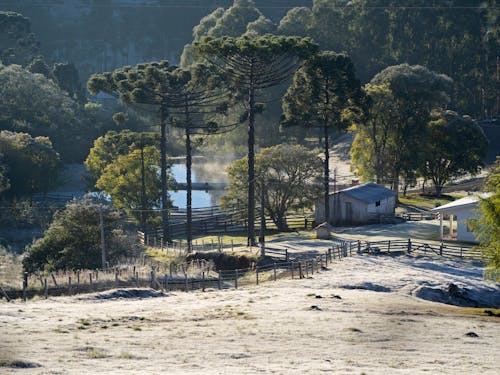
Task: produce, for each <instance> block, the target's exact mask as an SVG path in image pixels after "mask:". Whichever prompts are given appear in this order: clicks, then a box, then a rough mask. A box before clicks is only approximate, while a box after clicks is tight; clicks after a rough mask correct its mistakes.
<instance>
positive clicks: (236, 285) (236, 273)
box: [234, 268, 238, 289]
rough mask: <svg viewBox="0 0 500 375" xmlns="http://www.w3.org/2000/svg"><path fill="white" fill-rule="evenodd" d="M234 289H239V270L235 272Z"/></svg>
mask: <svg viewBox="0 0 500 375" xmlns="http://www.w3.org/2000/svg"><path fill="white" fill-rule="evenodd" d="M234 289H238V269H237V268H236V269H235V270H234Z"/></svg>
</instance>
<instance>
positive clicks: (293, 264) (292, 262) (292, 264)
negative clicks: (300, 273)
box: [292, 262, 295, 280]
mask: <svg viewBox="0 0 500 375" xmlns="http://www.w3.org/2000/svg"><path fill="white" fill-rule="evenodd" d="M294 267H295V266H294V264H293V262H292V280H293V272H294Z"/></svg>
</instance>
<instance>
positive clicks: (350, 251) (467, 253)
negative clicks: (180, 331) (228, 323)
mask: <svg viewBox="0 0 500 375" xmlns="http://www.w3.org/2000/svg"><path fill="white" fill-rule="evenodd" d="M366 253H367V254H375V255H382V254H385V255H389V254H403V253H406V254H423V255H432V256H441V257H458V258H460V259H465V258H467V259H481V253H480V251H478V250H476V249H473V248H471V247H467V246H460V245H452V244H448V243H446V244H445V243H439V244H429V243H425V242H421V241H416V240H411V239H408V240H387V241H342V240H341V241H340V242H338V243H335V244H333V246H332V247H331V248H329V249H327V250H326V251H325V252H321V253H318V252H316V254H315V255H314V256H311V257H310V258H308V259H303V258H301V259H299V258H296V257H294V254H293V253H290V252H288V250H287V249H276V248H266V255H268V256H270V257H272V258H273V259H274V261H271V262H268V263H266V264H265V265H261V266H257V265H254V264H253V265H252V266H251V267H249V268H246V269H234V270H216V269H215V267H214V264H213V263H212V262H207V261H204V260H193V261H191V262H183V263H175V262H172V263H169V264H165V263H158V262H155V261H154V260H152V259H148V260H147V259H144V260H143V262H142V264H140V265H121V266H117V267H114V268H110V269H106V270H80V271H60V272H52V273H48V274H47V273H44V274H31V275H28V274H27V273H25V274H24V278H23V283H22V288H20V289H19V288H10V289H3V288H0V293H1V295H2V297H5V298H6V299H7V300H10V299H15V298H23V299H24V300H26V299H28V298H33V297H34V296H44V297H45V298H47V297H48V296H59V295H73V294H77V293H89V292H97V291H103V290H107V289H112V288H127V287H150V288H154V289H162V290H184V291H189V290H200V289H201V290H205V289H206V288H218V289H227V288H238V287H241V286H248V285H259V284H260V283H262V282H265V281H276V280H277V279H278V278H291V279H302V278H304V277H306V278H307V277H309V276H310V275H311V276H312V275H314V274H315V273H317V272H320V271H321V270H325V269H327V267H328V266H329V265H331V264H332V263H333V262H334V261H336V260H341V259H342V258H344V257H348V256H353V255H357V254H366ZM147 263H149V264H147Z"/></svg>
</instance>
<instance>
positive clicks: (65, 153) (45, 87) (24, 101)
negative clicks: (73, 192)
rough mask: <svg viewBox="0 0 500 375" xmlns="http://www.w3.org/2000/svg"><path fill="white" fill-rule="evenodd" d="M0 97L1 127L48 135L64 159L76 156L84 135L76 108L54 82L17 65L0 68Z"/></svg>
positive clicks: (35, 134)
mask: <svg viewBox="0 0 500 375" xmlns="http://www.w3.org/2000/svg"><path fill="white" fill-rule="evenodd" d="M0 97H1V98H2V100H1V101H0V128H2V129H5V130H11V131H20V132H26V133H29V134H31V135H33V136H47V137H49V138H50V140H51V141H52V143H53V144H54V148H55V149H56V150H57V151H58V152H59V153H60V154H61V156H62V158H63V159H69V160H74V157H75V156H77V157H78V155H75V154H77V153H76V151H77V150H78V149H79V147H76V146H79V143H81V142H82V138H81V137H83V133H84V129H83V124H82V121H81V118H80V116H79V115H80V113H79V108H78V106H77V104H76V103H75V102H74V101H73V100H72V99H71V98H70V97H69V96H68V94H67V93H66V92H65V91H63V90H61V88H60V87H59V86H58V85H57V84H56V83H54V81H52V80H50V79H47V78H46V77H45V76H43V75H42V74H33V73H31V72H29V71H27V70H25V69H23V68H22V67H21V66H19V65H9V66H1V65H0ZM70 139H72V140H73V142H68V140H70Z"/></svg>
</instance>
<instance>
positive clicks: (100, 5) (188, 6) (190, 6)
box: [4, 1, 500, 10]
mask: <svg viewBox="0 0 500 375" xmlns="http://www.w3.org/2000/svg"><path fill="white" fill-rule="evenodd" d="M4 6H19V3H18V2H17V1H15V2H11V3H10V2H8V1H7V2H6V3H4ZM29 6H30V7H64V4H61V3H57V2H36V3H34V4H30V5H29ZM73 7H74V8H113V9H119V8H124V9H126V8H134V9H135V8H153V9H157V8H165V9H172V8H174V9H212V8H214V3H212V4H207V5H201V4H185V3H181V4H131V3H128V2H124V3H114V4H109V3H108V4H105V3H97V4H96V3H94V4H79V5H74V6H73ZM295 7H300V6H283V5H281V6H280V5H259V6H256V8H257V9H280V10H286V9H292V8H295ZM311 8H312V7H311ZM324 8H328V9H338V10H340V9H361V8H362V9H381V10H387V9H406V10H414V9H415V10H419V9H429V10H481V9H486V8H485V6H482V5H470V6H467V5H461V6H444V5H413V6H406V5H391V6H387V5H386V6H380V5H365V6H361V5H345V6H336V5H333V4H332V5H328V6H323V7H322V9H324ZM490 9H500V7H497V6H491V7H490Z"/></svg>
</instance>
